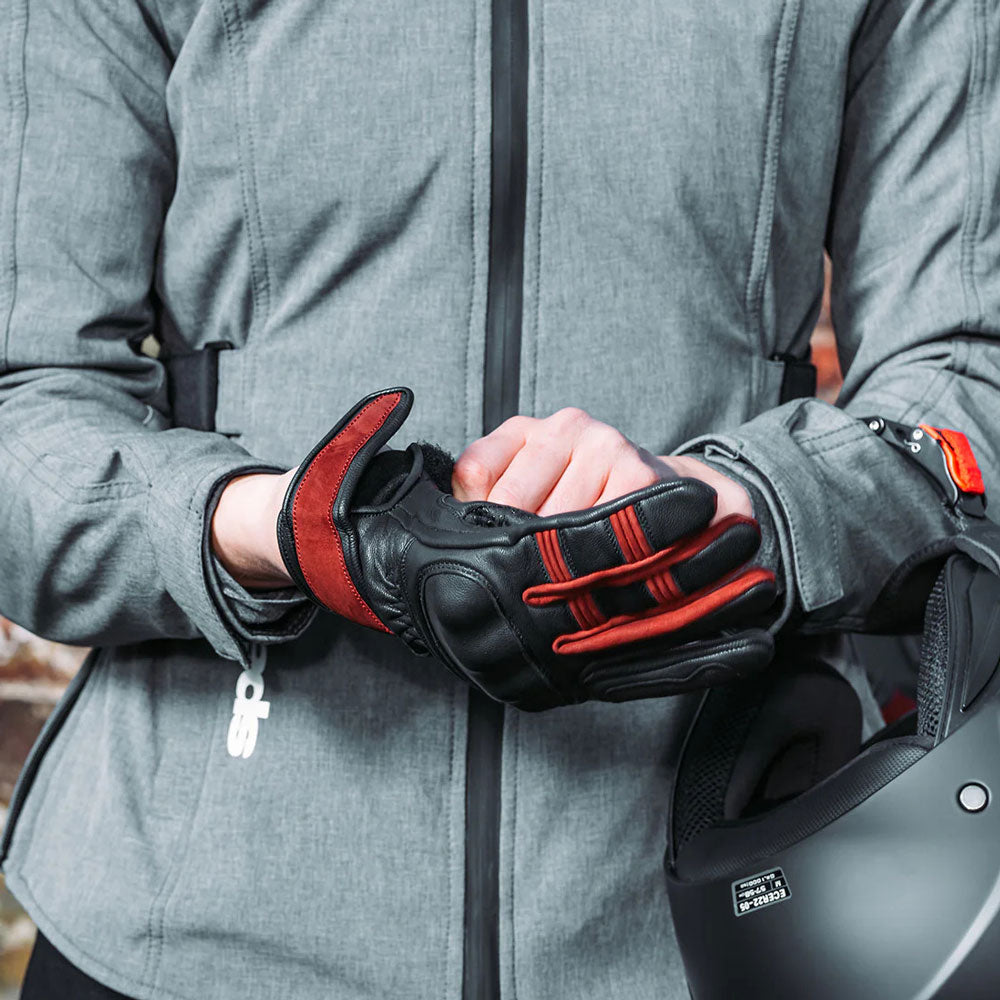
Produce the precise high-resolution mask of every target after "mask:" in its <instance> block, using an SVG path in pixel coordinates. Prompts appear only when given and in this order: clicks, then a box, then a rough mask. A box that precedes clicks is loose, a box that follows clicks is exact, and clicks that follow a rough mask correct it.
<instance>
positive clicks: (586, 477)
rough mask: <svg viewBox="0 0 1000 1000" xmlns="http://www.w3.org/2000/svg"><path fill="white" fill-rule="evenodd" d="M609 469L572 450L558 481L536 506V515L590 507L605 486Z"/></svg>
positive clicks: (545, 515)
mask: <svg viewBox="0 0 1000 1000" xmlns="http://www.w3.org/2000/svg"><path fill="white" fill-rule="evenodd" d="M610 471H611V470H610V468H608V466H607V465H606V464H605V463H601V462H599V461H588V460H587V457H586V456H581V455H579V454H576V453H574V454H573V455H572V456H571V458H570V461H569V465H567V466H566V469H565V471H564V472H563V474H562V476H560V478H559V481H558V482H557V483H556V484H555V485H554V486H553V487H552V490H551V491H550V492H549V494H548V496H546V497H545V499H544V501H543V502H542V504H541V506H540V507H539V508H538V514H539V515H540V516H541V517H549V516H551V515H552V514H563V513H565V512H566V511H571V510H586V509H587V508H588V507H593V506H594V505H595V503H596V502H597V498H598V497H599V496H600V495H601V491H602V490H603V489H604V484H605V483H606V482H607V478H608V475H609V473H610Z"/></svg>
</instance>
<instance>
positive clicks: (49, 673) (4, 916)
mask: <svg viewBox="0 0 1000 1000" xmlns="http://www.w3.org/2000/svg"><path fill="white" fill-rule="evenodd" d="M827 277H828V278H829V275H828V276H827ZM827 288H828V289H829V280H828V281H827ZM828 303H829V294H828V293H827V295H825V296H824V305H823V312H822V315H821V316H820V320H819V324H818V325H817V327H816V330H815V332H814V333H813V337H812V354H813V362H814V363H815V364H816V366H817V368H818V369H819V384H818V391H817V395H819V396H820V397H821V398H822V399H826V400H828V401H830V402H832V401H833V400H834V399H835V398H836V396H837V392H838V390H839V389H840V370H839V368H838V366H837V352H836V344H835V342H834V339H833V329H832V327H831V326H830V313H829V305H828ZM85 653H86V650H82V649H75V648H71V647H67V646H59V645H56V644H55V643H51V642H44V641H42V640H41V639H37V638H35V637H34V636H32V635H29V634H28V633H27V632H25V631H24V630H23V629H21V628H18V627H17V626H16V625H13V624H11V623H10V622H7V621H5V620H4V619H3V618H0V826H2V825H3V822H4V821H5V820H6V815H7V807H8V805H9V804H10V798H11V794H12V792H13V790H14V783H15V782H16V781H17V776H18V773H19V772H20V770H21V765H22V764H23V763H24V759H25V757H27V755H28V751H29V750H30V749H31V745H32V743H34V741H35V737H36V736H37V735H38V732H39V730H40V729H41V727H42V724H43V723H44V722H45V720H46V718H47V717H48V714H49V712H51V711H52V708H53V706H54V705H55V703H56V702H57V701H58V700H59V697H60V695H61V694H62V692H63V690H64V689H65V687H66V685H67V684H68V683H69V681H70V678H71V677H72V676H73V674H74V673H75V672H76V671H77V669H78V668H79V666H80V664H81V663H82V662H83V657H84V655H85ZM34 939H35V930H34V927H33V926H32V924H31V921H30V920H29V919H28V917H27V916H25V914H24V913H23V912H22V911H21V909H20V907H19V906H18V905H17V903H16V901H15V900H14V898H13V897H12V896H11V895H10V893H8V892H7V889H6V887H5V886H4V883H3V876H2V875H0V1000H16V998H17V994H18V988H19V986H20V982H21V977H22V976H23V974H24V967H25V965H26V964H27V961H28V955H29V954H30V952H31V946H32V943H33V942H34Z"/></svg>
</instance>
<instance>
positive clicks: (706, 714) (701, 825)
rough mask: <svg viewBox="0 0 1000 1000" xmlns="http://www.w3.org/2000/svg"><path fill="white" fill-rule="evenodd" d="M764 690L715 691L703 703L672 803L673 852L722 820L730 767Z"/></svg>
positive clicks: (757, 687) (754, 686) (758, 687)
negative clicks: (675, 796)
mask: <svg viewBox="0 0 1000 1000" xmlns="http://www.w3.org/2000/svg"><path fill="white" fill-rule="evenodd" d="M766 691H767V688H766V687H764V686H763V685H760V684H753V683H752V682H750V683H745V684H734V685H732V686H731V687H726V688H716V689H714V690H713V691H712V693H711V695H710V696H709V697H708V699H707V700H706V702H705V705H704V707H703V709H702V713H701V715H700V717H699V719H698V724H697V725H696V726H695V728H694V729H693V730H692V732H691V737H690V743H689V744H688V746H687V747H685V750H684V755H683V765H682V770H681V772H680V773H678V775H677V798H676V799H675V801H674V813H673V820H674V821H673V840H674V850H675V851H679V850H680V848H682V847H683V846H684V845H685V844H686V843H687V842H688V841H689V840H691V838H692V837H695V836H697V835H698V834H699V833H701V832H702V830H706V829H708V827H710V826H714V825H715V824H716V823H718V822H720V821H721V820H722V816H723V809H724V806H725V800H726V789H728V787H729V779H730V777H731V776H732V772H733V765H734V764H735V762H736V757H737V755H738V754H739V752H740V750H741V749H742V748H743V744H744V742H745V741H746V737H747V732H748V731H749V729H750V726H751V724H752V723H753V720H754V719H755V718H756V716H757V713H758V712H759V711H760V706H761V702H762V700H763V698H764V695H765V694H766Z"/></svg>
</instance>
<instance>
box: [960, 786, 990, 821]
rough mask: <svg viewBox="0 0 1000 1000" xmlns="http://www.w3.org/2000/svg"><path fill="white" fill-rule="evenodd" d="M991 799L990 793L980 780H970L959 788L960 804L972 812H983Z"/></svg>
mask: <svg viewBox="0 0 1000 1000" xmlns="http://www.w3.org/2000/svg"><path fill="white" fill-rule="evenodd" d="M989 801H990V793H989V792H988V791H987V790H986V788H985V787H984V786H983V785H980V784H979V783H978V782H975V781H970V782H969V784H967V785H962V787H961V788H960V789H959V790H958V804H959V805H960V806H961V807H962V808H963V809H964V810H965V811H966V812H970V813H977V812H981V811H982V810H983V809H985V808H986V806H987V803H989Z"/></svg>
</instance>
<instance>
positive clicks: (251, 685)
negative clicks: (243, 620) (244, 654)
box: [226, 643, 271, 760]
mask: <svg viewBox="0 0 1000 1000" xmlns="http://www.w3.org/2000/svg"><path fill="white" fill-rule="evenodd" d="M266 666H267V647H266V646H263V645H261V644H260V643H254V644H253V646H252V647H251V650H250V666H249V667H247V669H246V670H244V671H243V673H241V674H240V677H239V680H238V681H237V682H236V700H235V701H234V702H233V718H232V721H231V722H230V723H229V737H228V738H227V740H226V749H227V750H228V751H229V756H230V757H242V758H243V759H244V760H245V759H246V758H247V757H249V756H250V755H251V754H252V753H253V751H254V748H255V747H256V746H257V732H258V730H259V728H260V722H261V720H262V719H266V718H267V717H268V716H269V715H270V714H271V703H270V702H269V701H264V669H265V667H266Z"/></svg>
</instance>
